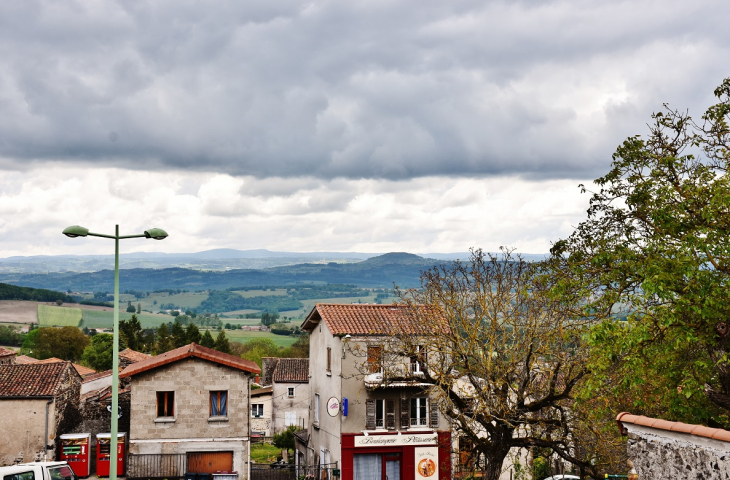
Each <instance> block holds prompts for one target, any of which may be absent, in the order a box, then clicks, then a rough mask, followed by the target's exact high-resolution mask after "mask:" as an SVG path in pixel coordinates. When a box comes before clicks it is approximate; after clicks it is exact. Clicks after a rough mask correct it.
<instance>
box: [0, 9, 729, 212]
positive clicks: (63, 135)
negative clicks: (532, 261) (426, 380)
mask: <svg viewBox="0 0 730 480" xmlns="http://www.w3.org/2000/svg"><path fill="white" fill-rule="evenodd" d="M728 13H730V8H728V6H726V4H725V3H724V2H720V1H717V2H713V1H705V2H680V1H674V2H660V3H659V2H653V1H643V2H642V1H636V2H624V3H618V2H588V1H578V0H576V1H563V2H560V1H556V2H489V3H485V2H476V1H474V2H472V1H451V2H442V1H436V0H434V1H419V2H405V1H401V2H398V1H390V0H389V1H356V0H353V1H348V2H341V1H315V2H310V3H307V2H293V1H278V2H268V1H260V2H183V1H169V2H118V3H117V2H113V1H99V2H83V1H78V2H63V3H59V2H53V1H47V2H43V1H35V2H34V1H26V2H5V3H3V4H0V55H2V58H3V68H2V69H1V70H0V160H1V162H0V165H2V166H3V167H4V168H11V167H12V166H13V165H15V166H16V168H22V166H24V165H27V162H29V161H42V160H65V161H69V160H70V161H84V162H94V163H95V164H104V165H114V166H122V167H127V168H134V169H170V168H173V169H176V168H182V169H198V170H207V171H219V172H224V173H229V174H233V175H251V176H255V177H269V176H274V177H301V176H313V177H320V178H333V177H347V178H386V179H406V178H411V177H419V176H429V175H455V176H461V175H502V174H517V175H522V176H525V177H533V178H535V177H536V178H540V177H571V178H575V177H581V176H585V175H588V176H591V175H594V174H595V173H596V172H601V171H603V170H605V167H606V165H607V163H608V162H609V161H610V154H611V152H612V151H613V149H614V148H615V146H616V145H617V144H618V143H620V141H621V140H622V139H623V138H624V137H626V136H627V135H631V134H637V133H642V132H643V131H644V130H645V128H644V123H645V122H646V121H647V120H648V115H649V113H650V112H651V111H653V110H657V109H659V108H660V107H661V104H662V103H663V102H670V103H671V104H672V105H674V106H677V107H678V108H682V109H684V108H690V109H691V110H692V112H693V113H694V114H695V115H697V116H699V115H700V114H701V111H702V109H704V108H705V107H706V106H707V105H708V104H709V102H710V101H711V98H710V96H711V92H712V89H713V87H714V86H715V85H717V84H719V82H720V81H721V80H722V78H723V77H724V76H727V74H728V72H726V71H723V68H724V67H723V65H722V64H721V63H722V62H719V61H718V59H721V58H727V57H728V53H730V52H728V45H730V34H729V33H728V29H727V28H726V26H725V25H724V19H725V18H726V15H727V14H728ZM2 157H4V158H2ZM338 201H341V199H332V202H333V203H336V202H338ZM324 203H325V204H328V203H329V202H328V201H325V202H324Z"/></svg>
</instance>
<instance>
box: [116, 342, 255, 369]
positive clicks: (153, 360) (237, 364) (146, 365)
mask: <svg viewBox="0 0 730 480" xmlns="http://www.w3.org/2000/svg"><path fill="white" fill-rule="evenodd" d="M189 357H198V358H202V359H203V360H208V361H210V362H215V363H219V364H221V365H226V366H227V367H231V368H236V369H238V370H243V371H244V372H250V373H261V369H260V368H259V366H258V365H256V364H255V363H254V362H252V361H250V360H244V359H242V358H239V357H236V356H235V355H229V354H227V353H222V352H219V351H217V350H213V349H212V348H206V347H203V346H201V345H197V344H195V343H191V344H189V345H185V346H183V347H180V348H176V349H175V350H170V351H169V352H166V353H163V354H160V355H157V356H155V357H150V358H148V359H147V360H144V361H142V362H137V363H133V364H131V365H129V366H128V367H127V368H125V369H124V370H123V371H122V373H120V374H119V378H125V377H131V376H132V375H136V374H138V373H142V372H146V371H147V370H152V369H153V368H158V367H161V366H163V365H167V364H169V363H173V362H177V361H178V360H182V359H184V358H189Z"/></svg>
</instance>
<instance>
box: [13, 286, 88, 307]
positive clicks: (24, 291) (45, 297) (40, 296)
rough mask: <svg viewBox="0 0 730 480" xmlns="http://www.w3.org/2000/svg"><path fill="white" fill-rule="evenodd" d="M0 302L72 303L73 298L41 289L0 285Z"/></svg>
mask: <svg viewBox="0 0 730 480" xmlns="http://www.w3.org/2000/svg"><path fill="white" fill-rule="evenodd" d="M0 300H32V301H35V302H55V301H57V300H61V301H62V302H68V303H73V301H74V299H73V297H71V296H69V295H66V294H65V293H60V292H55V291H53V290H45V289H42V288H30V287H18V286H15V285H9V284H7V283H0Z"/></svg>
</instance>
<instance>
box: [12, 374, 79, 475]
mask: <svg viewBox="0 0 730 480" xmlns="http://www.w3.org/2000/svg"><path fill="white" fill-rule="evenodd" d="M80 385H81V377H80V376H79V374H78V373H77V372H76V370H75V369H74V367H73V366H72V365H71V362H61V363H58V362H56V363H32V364H28V365H0V432H2V441H0V465H10V464H13V463H19V462H32V461H39V460H53V459H55V458H56V451H57V447H58V437H59V436H60V435H62V434H64V433H69V432H72V431H73V429H74V428H75V427H76V425H77V424H78V423H80V421H81V415H80V413H79V391H80V388H81V387H80Z"/></svg>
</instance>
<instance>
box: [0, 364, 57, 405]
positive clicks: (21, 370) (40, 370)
mask: <svg viewBox="0 0 730 480" xmlns="http://www.w3.org/2000/svg"><path fill="white" fill-rule="evenodd" d="M70 368H71V362H63V363H30V364H27V365H0V397H47V396H53V395H55V394H56V393H58V389H59V388H60V387H61V385H62V384H63V377H64V373H65V372H66V371H67V370H68V369H70Z"/></svg>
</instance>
